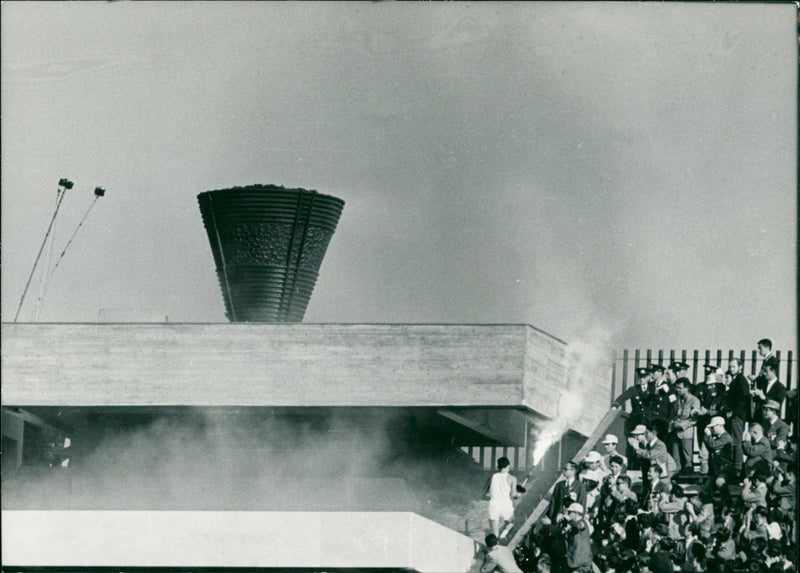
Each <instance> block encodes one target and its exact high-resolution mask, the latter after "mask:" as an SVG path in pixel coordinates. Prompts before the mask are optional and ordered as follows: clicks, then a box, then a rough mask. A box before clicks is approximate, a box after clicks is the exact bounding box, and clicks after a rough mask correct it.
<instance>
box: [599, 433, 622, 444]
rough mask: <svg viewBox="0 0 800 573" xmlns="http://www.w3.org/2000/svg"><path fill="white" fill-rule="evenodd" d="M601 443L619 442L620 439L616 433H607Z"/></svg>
mask: <svg viewBox="0 0 800 573" xmlns="http://www.w3.org/2000/svg"><path fill="white" fill-rule="evenodd" d="M601 443H603V444H617V443H619V440H618V439H617V437H616V436H615V435H614V434H606V437H605V438H603V441H602V442H601Z"/></svg>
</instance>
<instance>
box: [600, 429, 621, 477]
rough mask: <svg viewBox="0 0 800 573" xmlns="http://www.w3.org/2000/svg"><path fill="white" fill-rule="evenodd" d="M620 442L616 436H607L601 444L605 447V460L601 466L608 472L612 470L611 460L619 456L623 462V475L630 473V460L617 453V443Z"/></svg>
mask: <svg viewBox="0 0 800 573" xmlns="http://www.w3.org/2000/svg"><path fill="white" fill-rule="evenodd" d="M618 442H619V440H618V439H617V436H615V435H614V434H607V435H606V437H605V438H603V441H602V442H600V443H601V444H602V445H603V449H604V450H605V453H604V454H603V460H602V462H601V466H600V467H602V468H603V469H605V470H606V471H610V470H611V458H612V457H614V456H619V457H620V459H621V460H622V473H625V472H626V471H628V458H627V457H625V456H623V455H622V454H621V453H619V452H618V451H617V443H618Z"/></svg>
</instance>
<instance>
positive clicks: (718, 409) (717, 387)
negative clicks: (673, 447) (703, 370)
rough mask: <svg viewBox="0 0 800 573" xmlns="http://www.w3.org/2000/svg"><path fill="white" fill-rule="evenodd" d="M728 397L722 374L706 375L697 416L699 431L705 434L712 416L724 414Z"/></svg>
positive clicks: (700, 433)
mask: <svg viewBox="0 0 800 573" xmlns="http://www.w3.org/2000/svg"><path fill="white" fill-rule="evenodd" d="M726 399H727V397H726V395H725V384H724V382H723V377H722V374H720V373H719V372H716V371H715V372H712V373H711V374H709V375H708V376H706V384H705V391H704V392H703V397H702V398H701V399H700V406H701V407H700V408H699V409H698V417H697V432H698V434H699V435H701V436H702V435H703V433H704V432H705V431H706V427H707V426H708V423H709V422H710V421H711V418H713V417H715V416H719V415H720V414H722V410H723V409H724V406H725V401H726Z"/></svg>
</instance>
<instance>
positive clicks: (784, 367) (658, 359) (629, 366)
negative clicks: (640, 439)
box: [611, 349, 798, 415]
mask: <svg viewBox="0 0 800 573" xmlns="http://www.w3.org/2000/svg"><path fill="white" fill-rule="evenodd" d="M733 358H738V359H739V360H740V361H741V363H742V368H743V369H744V372H745V373H746V374H756V373H758V371H759V370H760V368H761V363H762V359H761V357H760V356H759V355H758V351H756V350H753V351H752V352H748V351H746V350H739V351H735V350H702V351H701V350H693V351H691V352H689V351H688V350H680V351H676V350H670V351H666V350H656V351H653V350H651V349H647V350H644V351H642V350H639V349H636V350H633V351H631V350H623V351H621V352H620V351H616V350H615V351H614V354H613V357H612V368H611V396H612V399H611V401H612V402H613V401H614V399H615V398H616V397H617V396H619V395H620V394H622V393H623V392H624V391H625V390H627V389H628V388H629V387H630V386H631V385H633V384H635V382H636V369H637V368H640V367H643V366H650V365H651V364H659V365H661V366H664V367H665V368H666V367H668V366H669V365H670V364H671V363H672V362H686V363H687V364H688V365H689V371H690V373H691V374H690V376H691V380H692V384H697V383H698V382H700V381H702V379H703V376H704V370H703V366H704V365H705V364H711V365H713V366H717V367H721V368H723V369H727V367H728V362H729V361H730V360H731V359H733ZM775 358H777V359H778V380H780V381H781V382H783V384H784V385H785V386H786V390H787V391H788V390H791V389H792V388H796V387H797V375H798V366H797V358H795V357H794V355H793V353H792V351H791V350H789V351H788V352H786V353H785V355H784V353H782V352H781V351H780V350H778V351H776V352H775ZM785 408H786V403H785V402H784V410H783V411H782V412H781V414H782V415H785V413H786V412H785Z"/></svg>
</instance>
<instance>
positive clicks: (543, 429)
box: [532, 328, 612, 466]
mask: <svg viewBox="0 0 800 573" xmlns="http://www.w3.org/2000/svg"><path fill="white" fill-rule="evenodd" d="M611 338H612V335H611V332H610V331H609V330H606V329H601V328H595V329H593V330H591V331H590V332H589V333H588V335H587V336H586V337H585V338H582V339H578V340H576V341H574V342H571V343H569V344H567V347H566V349H565V350H564V370H565V372H566V385H565V387H564V388H563V390H562V391H561V393H560V395H559V399H558V406H557V409H556V418H555V419H553V420H547V421H544V422H541V423H540V424H538V425H537V427H536V428H535V429H534V433H533V434H534V436H533V439H534V443H535V445H534V448H533V453H532V461H533V465H534V466H535V465H536V464H538V463H539V462H540V461H541V460H542V458H543V457H544V455H545V453H547V450H549V449H550V447H551V446H552V445H554V444H555V443H557V442H558V441H559V440H560V439H561V437H562V436H563V435H564V434H565V433H566V432H567V430H569V429H570V428H571V427H573V426H574V425H575V423H576V422H577V421H578V420H579V419H580V418H581V416H582V415H583V413H584V410H585V408H586V407H587V406H588V405H589V404H587V403H586V398H585V397H586V396H587V391H586V390H587V389H588V387H589V384H588V382H589V379H590V378H589V375H590V373H592V372H595V371H597V370H599V369H601V368H602V366H603V364H605V363H608V362H609V361H610V357H611Z"/></svg>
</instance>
